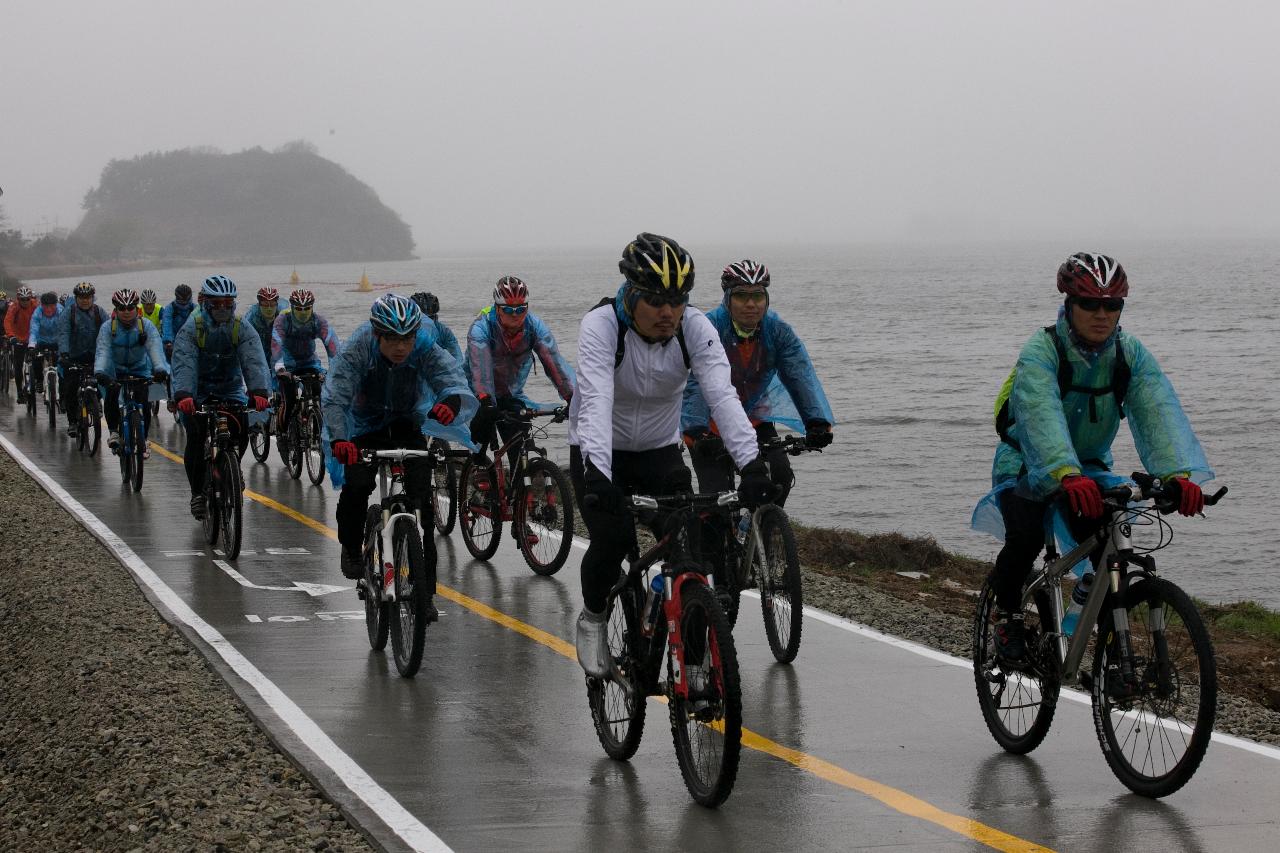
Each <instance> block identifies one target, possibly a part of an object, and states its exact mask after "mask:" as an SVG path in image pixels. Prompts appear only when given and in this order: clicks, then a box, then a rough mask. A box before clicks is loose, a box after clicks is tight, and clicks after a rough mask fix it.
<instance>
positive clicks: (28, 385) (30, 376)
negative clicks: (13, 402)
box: [22, 361, 36, 418]
mask: <svg viewBox="0 0 1280 853" xmlns="http://www.w3.org/2000/svg"><path fill="white" fill-rule="evenodd" d="M34 368H35V365H33V364H29V363H28V362H26V361H23V363H22V389H23V392H22V393H23V396H25V397H26V398H27V417H29V418H34V417H35V416H36V371H35V369H34Z"/></svg>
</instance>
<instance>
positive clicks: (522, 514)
mask: <svg viewBox="0 0 1280 853" xmlns="http://www.w3.org/2000/svg"><path fill="white" fill-rule="evenodd" d="M525 477H526V483H525V484H522V485H521V486H520V489H519V492H518V493H517V496H516V502H515V504H516V505H515V515H514V517H513V519H512V524H514V525H515V526H516V527H515V529H516V532H517V533H518V538H517V539H516V542H517V543H518V544H519V546H520V553H521V554H523V555H524V561H525V563H527V564H528V566H529V568H531V569H533V571H534V572H535V573H536V574H539V575H554V574H555V573H556V572H558V571H560V567H561V566H563V565H564V561H565V560H567V559H568V558H569V549H570V548H572V547H573V492H571V491H570V487H569V478H568V477H566V476H565V475H564V471H561V470H560V466H559V465H557V464H556V463H554V462H552V461H551V460H550V459H541V458H537V459H531V460H529V468H528V470H527V471H526V472H525Z"/></svg>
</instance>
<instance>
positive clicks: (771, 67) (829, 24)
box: [0, 0, 1280, 253]
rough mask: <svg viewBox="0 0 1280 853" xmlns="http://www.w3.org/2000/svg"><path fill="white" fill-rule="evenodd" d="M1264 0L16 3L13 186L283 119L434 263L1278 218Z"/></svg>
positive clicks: (252, 141) (10, 31) (45, 203)
mask: <svg viewBox="0 0 1280 853" xmlns="http://www.w3.org/2000/svg"><path fill="white" fill-rule="evenodd" d="M1278 22H1280V12H1277V10H1276V8H1275V7H1274V4H1269V3H1231V4H1208V3H1203V2H1197V3H1179V2H1120V3H1117V2H1085V3H1082V2H1072V3H1050V2H1027V0H1021V2H981V0H970V2H943V0H939V2H912V0H895V2H877V3H854V2H798V1H797V2H777V3H761V2H741V0H737V2H704V1H703V0H688V2H682V3H666V2H644V3H609V2H598V0H597V2H580V3H577V2H575V3H571V2H554V0H541V2H509V3H494V2H465V3H431V4H427V3H422V2H412V3H410V2H404V3H391V2H385V3H383V2H380V3H363V4H357V3H351V2H332V0H318V1H316V2H278V0H272V2H269V3H263V2H260V0H258V2H240V0H232V1H231V2H220V3H207V4H199V5H196V4H188V3H183V2H178V3H174V2H171V0H169V2H133V0H121V2H117V3H109V4H108V3H99V2H80V3H63V2H53V0H37V1H36V2H29V0H4V2H3V3H0V187H3V188H4V191H5V194H4V196H3V197H2V198H0V205H2V206H3V209H4V211H5V213H6V214H7V216H8V219H9V222H10V225H11V226H17V227H23V228H27V229H30V228H34V227H36V226H38V225H39V224H40V222H41V220H43V219H49V220H52V219H54V218H55V217H56V218H57V219H58V221H59V222H60V224H62V225H63V226H72V225H74V224H75V223H76V222H77V221H78V220H79V218H80V216H81V208H80V203H81V201H82V199H83V196H84V193H85V191H86V190H88V189H90V188H91V187H93V186H95V185H96V184H97V181H98V177H99V175H100V173H101V170H102V168H103V166H104V165H106V162H107V161H108V160H109V159H111V158H129V157H133V156H136V155H139V154H143V153H146V152H148V151H158V150H170V149H175V148H185V147H189V146H214V147H217V148H219V149H221V150H223V151H226V152H228V153H230V152H234V151H239V150H241V149H244V148H249V147H253V146H262V147H264V148H267V149H273V148H276V147H278V146H279V145H281V144H283V143H285V142H288V141H290V140H294V139H306V140H308V141H310V142H312V143H314V144H315V145H316V146H317V147H318V149H319V153H320V154H321V155H322V156H324V157H327V158H329V159H331V160H334V161H335V162H337V163H339V164H340V165H342V166H343V167H344V168H346V169H347V170H348V171H350V172H351V173H352V174H353V175H355V176H356V177H357V178H359V179H361V180H363V181H365V182H366V183H368V184H369V185H371V186H372V187H373V188H374V190H375V191H376V192H377V193H378V194H379V196H380V197H381V198H382V200H383V201H384V202H385V203H387V204H388V205H389V206H391V207H392V208H393V209H395V210H396V211H397V212H399V213H400V214H401V216H402V217H403V218H404V219H405V221H406V222H407V223H408V224H409V225H410V227H411V228H412V229H413V234H414V238H415V239H416V240H417V242H418V247H419V251H420V252H422V253H435V252H441V251H449V250H458V249H463V250H465V249H473V248H490V247H498V248H501V247H511V248H524V247H545V248H554V247H561V246H563V247H577V246H589V245H593V244H603V245H607V246H610V247H613V246H618V245H621V243H622V242H625V241H626V240H627V239H629V238H630V237H631V236H632V235H633V234H635V233H636V232H637V231H639V230H653V231H659V232H662V233H667V234H670V235H671V236H673V237H676V238H677V239H679V240H681V241H682V242H685V243H686V244H696V243H699V242H716V243H722V244H723V243H730V242H732V243H742V242H762V243H779V242H805V243H837V242H838V243H845V242H862V241H878V240H914V239H921V240H937V239H948V240H950V239H972V238H990V239H996V240H999V239H1008V238H1022V237H1029V238H1043V237H1058V238H1070V239H1081V240H1100V241H1105V242H1108V243H1110V242H1114V241H1115V240H1118V239H1124V238H1129V237H1141V236H1148V235H1189V236H1195V235H1206V234H1212V235H1227V236H1259V235H1263V236H1265V235H1271V234H1275V233H1277V232H1278V231H1280V168H1277V166H1276V163H1275V158H1276V157H1277V156H1280V118H1278V117H1277V116H1278V113H1277V94H1278V93H1280V58H1277V53H1276V48H1275V44H1274V42H1275V40H1276V36H1277V33H1280V27H1277V23H1278Z"/></svg>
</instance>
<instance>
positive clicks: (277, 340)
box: [268, 310, 338, 371]
mask: <svg viewBox="0 0 1280 853" xmlns="http://www.w3.org/2000/svg"><path fill="white" fill-rule="evenodd" d="M316 341H320V343H321V344H323V345H324V348H325V352H327V353H329V361H330V363H332V362H333V357H334V356H335V355H337V354H338V335H337V333H335V332H334V331H333V328H332V327H331V326H330V325H329V321H328V320H326V319H325V318H324V317H323V316H322V315H320V314H316V313H315V312H312V314H311V320H310V321H308V322H306V323H299V322H298V321H297V320H295V319H294V318H293V311H292V310H289V311H281V312H280V313H279V314H277V315H276V319H275V322H274V323H272V325H271V358H269V359H268V363H269V364H275V363H276V361H278V360H279V359H280V358H281V357H282V356H283V358H284V369H285V370H290V371H292V370H298V369H305V368H316V369H319V367H320V357H319V356H318V355H316V345H315V342H316Z"/></svg>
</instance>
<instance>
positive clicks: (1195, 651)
mask: <svg viewBox="0 0 1280 853" xmlns="http://www.w3.org/2000/svg"><path fill="white" fill-rule="evenodd" d="M1124 608H1125V612H1126V616H1127V617H1128V623H1129V632H1128V637H1129V648H1130V650H1131V653H1132V661H1133V670H1134V678H1133V680H1131V681H1126V680H1125V678H1124V677H1123V674H1122V672H1121V666H1120V665H1121V661H1122V659H1123V657H1122V655H1121V654H1120V649H1119V648H1118V644H1119V633H1118V632H1117V631H1116V626H1115V623H1114V622H1113V616H1112V614H1111V613H1110V612H1104V617H1103V619H1102V620H1101V624H1100V626H1099V633H1098V636H1099V637H1100V638H1101V640H1100V642H1099V643H1098V649H1097V651H1096V652H1095V653H1094V658H1093V684H1092V685H1091V693H1092V694H1093V722H1094V726H1095V728H1097V730H1098V742H1099V743H1100V744H1101V745H1102V754H1103V755H1104V756H1105V757H1106V759H1107V764H1108V765H1109V766H1110V767H1111V771H1112V772H1113V773H1115V774H1116V778H1118V779H1119V780H1120V781H1121V782H1122V783H1124V785H1125V787H1127V788H1128V789H1129V790H1131V791H1133V792H1134V793H1135V794H1140V795H1141V796H1144V797H1163V796H1166V795H1168V794H1172V793H1173V792H1174V791H1176V790H1178V789H1179V788H1181V787H1182V786H1183V785H1185V784H1186V783H1187V782H1188V781H1190V779H1191V777H1192V776H1193V775H1195V772H1196V769H1197V768H1198V767H1199V766H1200V761H1201V759H1203V758H1204V754H1205V750H1207V749H1208V748H1209V737H1210V735H1212V734H1213V722H1214V719H1215V716H1216V714H1217V699H1218V670H1217V664H1216V663H1215V660H1214V655H1213V644H1212V642H1211V641H1210V639H1209V633H1208V631H1206V630H1205V627H1204V622H1203V620H1202V619H1201V618H1200V613H1199V611H1197V610H1196V606H1195V604H1194V603H1192V601H1191V599H1190V598H1189V597H1188V596H1187V594H1186V593H1185V592H1183V591H1182V590H1181V589H1179V588H1178V587H1177V586H1175V585H1174V584H1172V583H1170V582H1169V581H1167V580H1164V579H1162V578H1144V579H1142V580H1141V581H1138V582H1136V583H1134V584H1133V585H1132V586H1130V587H1129V589H1128V590H1127V592H1126V593H1125V598H1124Z"/></svg>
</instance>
